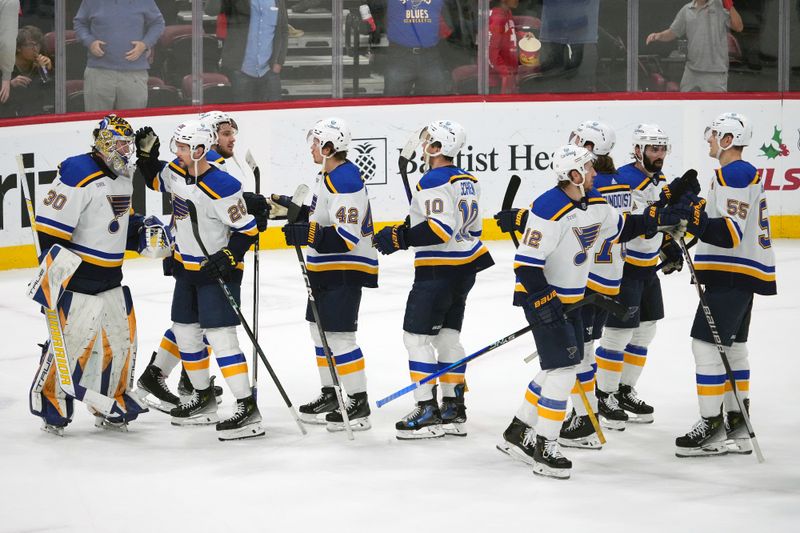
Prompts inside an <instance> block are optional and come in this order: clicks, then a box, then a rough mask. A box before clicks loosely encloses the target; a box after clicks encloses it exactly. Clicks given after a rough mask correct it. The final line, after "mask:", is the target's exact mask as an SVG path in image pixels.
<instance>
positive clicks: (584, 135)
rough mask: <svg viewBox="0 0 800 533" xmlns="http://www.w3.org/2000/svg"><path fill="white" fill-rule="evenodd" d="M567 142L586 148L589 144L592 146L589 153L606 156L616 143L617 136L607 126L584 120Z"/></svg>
mask: <svg viewBox="0 0 800 533" xmlns="http://www.w3.org/2000/svg"><path fill="white" fill-rule="evenodd" d="M569 142H570V143H572V144H574V145H576V146H582V147H586V143H588V142H590V143H592V144H593V145H594V148H592V150H591V152H592V153H594V154H595V155H608V154H610V153H611V150H613V149H614V144H616V142H617V135H616V134H615V133H614V130H612V129H611V128H610V127H608V126H607V125H605V124H603V123H602V122H597V121H596V120H586V121H583V122H581V123H580V124H579V125H578V127H577V128H575V130H574V131H573V132H572V134H571V135H570V137H569Z"/></svg>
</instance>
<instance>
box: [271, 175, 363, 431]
mask: <svg viewBox="0 0 800 533" xmlns="http://www.w3.org/2000/svg"><path fill="white" fill-rule="evenodd" d="M307 194H308V187H307V186H305V185H302V184H301V185H299V186H298V187H297V190H295V192H294V195H293V196H292V203H291V204H290V205H289V209H288V212H287V214H286V219H287V221H288V222H289V224H292V223H294V222H295V221H296V220H297V217H298V215H300V208H301V206H302V205H303V198H305V196H306V195H307ZM294 250H295V252H296V253H297V262H298V263H300V270H301V271H302V273H303V280H304V281H305V283H306V290H307V291H308V304H309V306H310V307H311V314H312V315H313V316H314V323H315V324H316V325H317V332H318V333H319V338H320V339H321V340H322V352H323V353H324V354H325V361H326V362H327V363H328V370H329V371H330V373H331V381H333V390H334V392H335V393H336V401H337V402H338V404H339V410H340V411H341V413H342V422H343V423H344V430H345V432H346V433H347V438H348V440H353V439H354V437H353V428H351V427H350V418H349V417H348V416H347V404H345V402H344V398H343V397H342V386H341V384H340V382H339V371H338V369H337V368H336V364H335V360H334V358H333V354H332V353H331V348H330V346H329V345H328V338H327V337H326V336H325V329H324V328H323V327H322V322H321V321H320V318H319V309H318V308H317V301H316V300H315V299H314V291H313V289H312V288H311V281H310V280H309V279H308V268H307V267H306V260H305V259H304V258H303V251H302V250H300V246H299V245H295V246H294Z"/></svg>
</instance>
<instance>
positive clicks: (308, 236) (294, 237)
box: [283, 222, 322, 248]
mask: <svg viewBox="0 0 800 533" xmlns="http://www.w3.org/2000/svg"><path fill="white" fill-rule="evenodd" d="M283 234H284V237H286V244H288V245H289V246H306V245H308V246H311V247H312V248H316V247H317V245H318V244H319V243H320V242H322V227H321V226H320V225H319V224H317V223H316V222H296V223H294V224H286V225H285V226H284V227H283Z"/></svg>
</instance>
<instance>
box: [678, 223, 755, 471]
mask: <svg viewBox="0 0 800 533" xmlns="http://www.w3.org/2000/svg"><path fill="white" fill-rule="evenodd" d="M675 240H676V241H678V245H679V246H680V247H681V251H683V255H684V256H685V257H686V264H687V265H688V267H689V272H690V273H691V274H692V281H694V286H695V288H696V289H697V296H698V297H699V298H700V307H702V308H703V314H704V315H705V317H706V322H708V328H709V329H710V330H711V335H712V336H713V337H714V345H715V346H716V347H717V351H718V352H719V356H720V358H721V359H722V364H723V366H725V374H727V376H728V380H730V382H731V390H732V391H733V396H734V397H735V398H736V403H737V404H739V409H740V410H741V412H742V418H743V419H744V423H745V426H747V432H748V433H749V434H750V441H751V442H752V443H753V449H754V450H755V452H756V458H757V459H758V462H759V463H763V462H764V461H765V460H766V459H764V454H763V453H761V447H760V446H759V445H758V439H756V434H755V431H754V430H753V425H752V424H751V423H750V415H749V414H748V412H747V409H746V408H745V405H744V401H743V400H742V398H741V396H739V391H738V389H737V387H736V378H735V377H734V375H733V370H732V369H731V364H730V362H729V361H728V355H727V354H726V353H725V347H724V346H723V345H722V337H720V335H719V331H718V330H717V323H716V322H715V321H714V317H713V316H712V315H711V308H710V307H708V302H707V301H706V294H705V291H704V290H703V288H702V287H701V286H700V282H699V281H698V280H697V272H696V271H695V269H694V261H692V258H691V256H690V255H689V250H688V249H687V248H686V243H685V242H684V241H683V237H681V238H680V239H675Z"/></svg>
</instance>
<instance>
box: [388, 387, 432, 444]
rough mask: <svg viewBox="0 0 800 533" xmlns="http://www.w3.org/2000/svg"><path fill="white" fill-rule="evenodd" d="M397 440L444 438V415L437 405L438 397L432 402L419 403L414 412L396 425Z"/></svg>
mask: <svg viewBox="0 0 800 533" xmlns="http://www.w3.org/2000/svg"><path fill="white" fill-rule="evenodd" d="M394 428H395V429H396V430H397V435H396V437H397V440H414V439H435V438H438V437H444V430H443V429H442V415H441V414H440V413H439V406H438V405H436V396H435V392H434V397H433V398H432V399H430V400H425V401H422V402H417V406H416V407H415V408H414V410H413V411H411V412H410V413H408V414H407V415H406V416H405V418H403V419H402V420H401V421H399V422H398V423H397V424H395V425H394Z"/></svg>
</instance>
